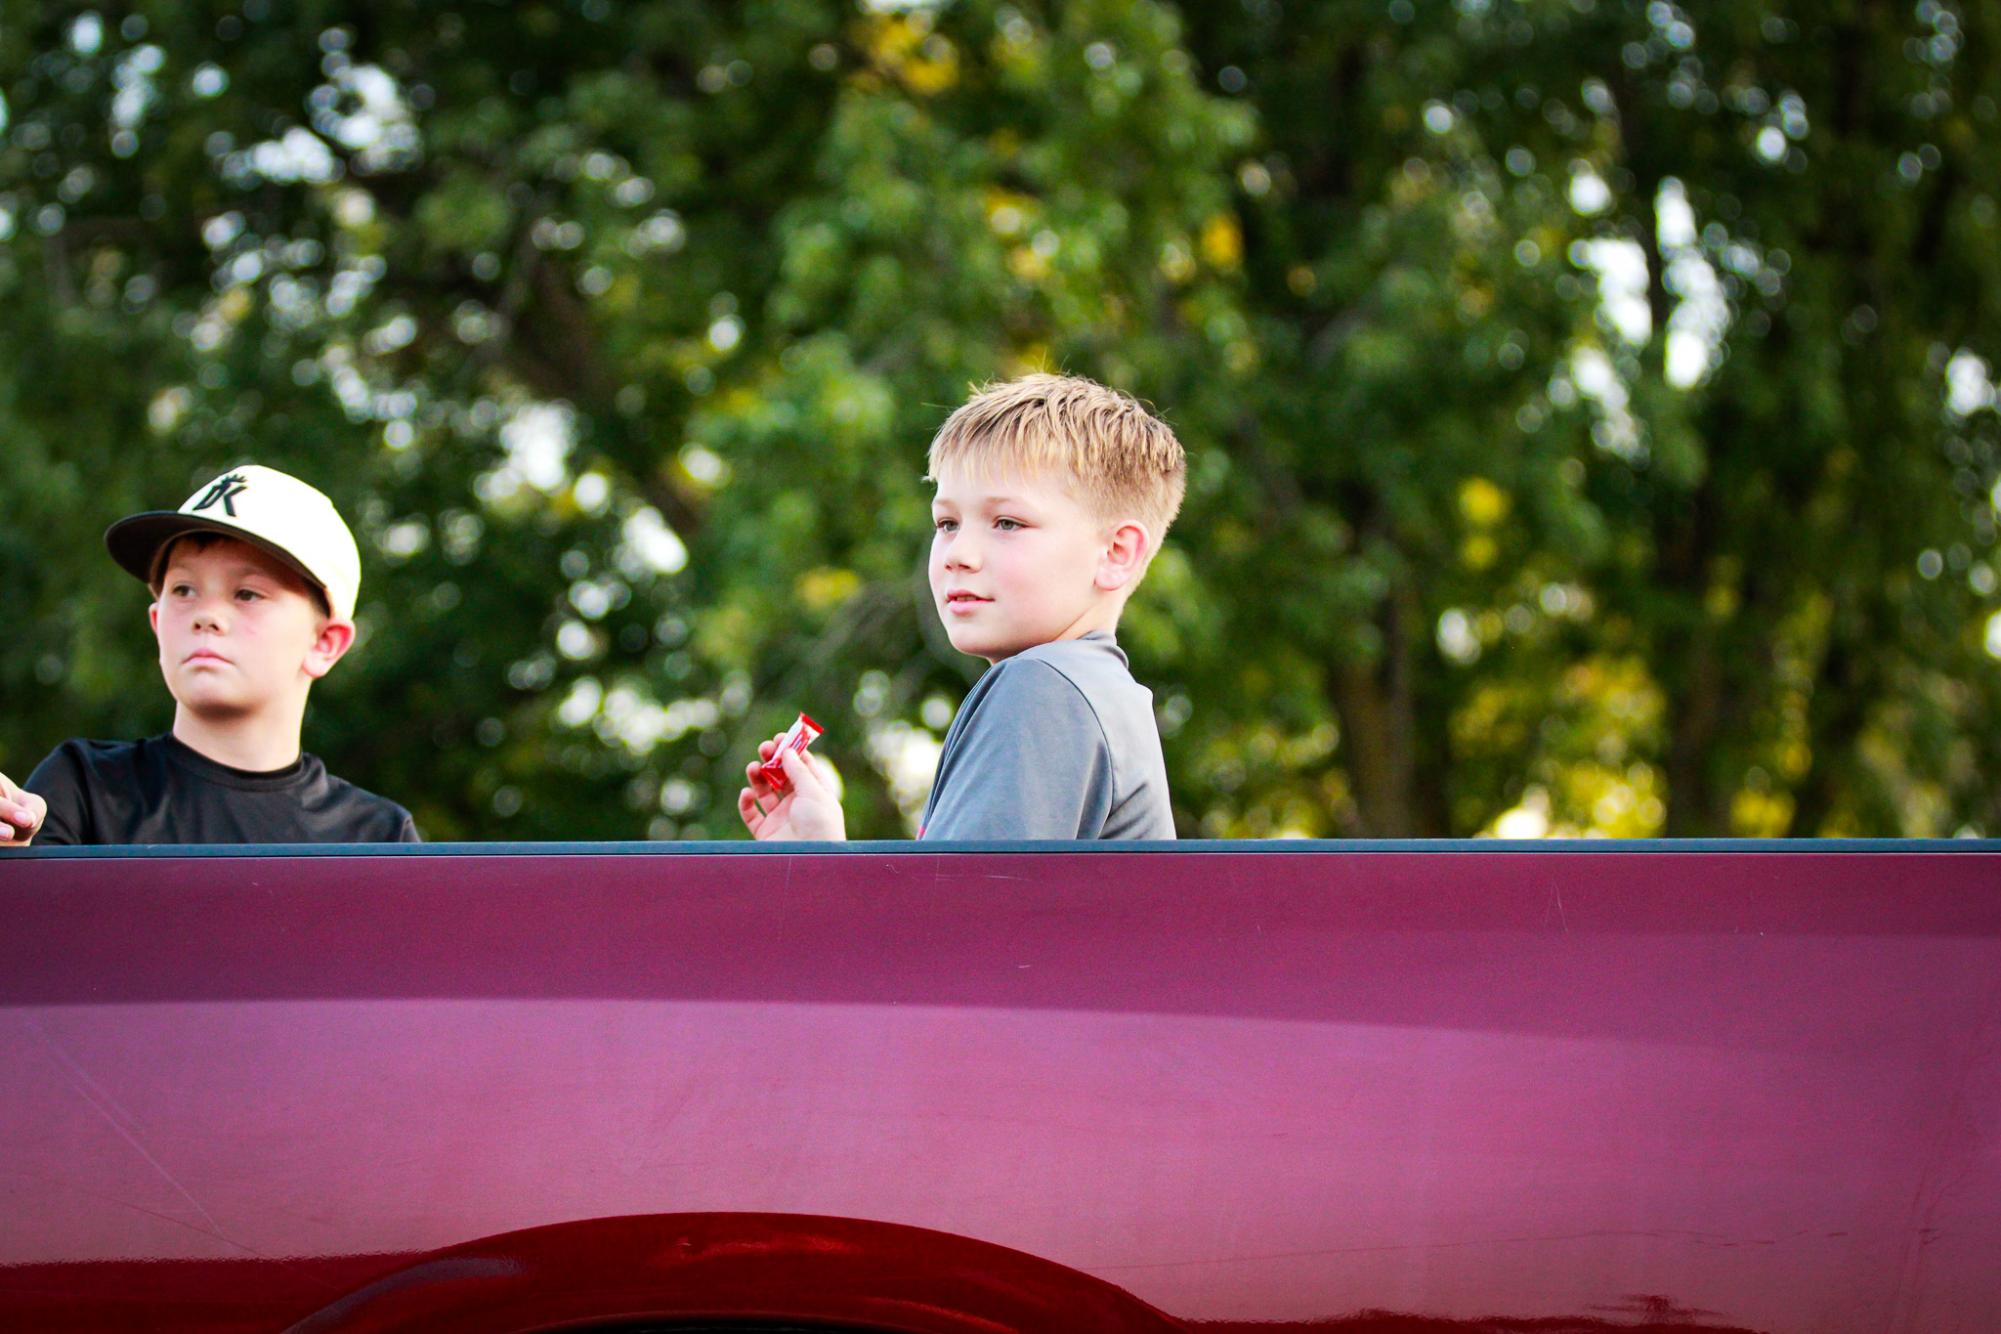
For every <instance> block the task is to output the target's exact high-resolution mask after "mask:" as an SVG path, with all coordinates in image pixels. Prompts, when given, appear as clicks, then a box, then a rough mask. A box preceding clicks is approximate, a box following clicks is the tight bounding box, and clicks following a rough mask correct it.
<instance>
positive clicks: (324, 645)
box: [302, 618, 354, 681]
mask: <svg viewBox="0 0 2001 1334" xmlns="http://www.w3.org/2000/svg"><path fill="white" fill-rule="evenodd" d="M353 647H354V622H353V621H342V620H336V619H333V618H328V619H327V620H324V621H321V622H320V633H319V637H318V638H316V639H314V640H313V646H312V647H311V648H309V649H307V650H306V660H305V662H304V663H303V664H302V666H303V669H304V671H305V673H306V675H307V676H310V677H312V678H313V679H314V680H315V681H317V680H319V679H320V678H321V677H322V676H325V675H326V674H327V673H328V672H330V671H332V670H333V665H334V664H335V663H337V662H339V661H340V660H341V656H342V655H343V654H345V653H346V652H347V651H348V650H349V649H351V648H353Z"/></svg>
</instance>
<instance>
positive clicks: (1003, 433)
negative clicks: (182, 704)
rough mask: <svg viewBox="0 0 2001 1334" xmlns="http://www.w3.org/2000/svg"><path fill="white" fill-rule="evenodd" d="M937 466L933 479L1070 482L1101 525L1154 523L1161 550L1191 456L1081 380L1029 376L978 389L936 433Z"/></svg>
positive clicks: (1113, 396) (1119, 399) (1156, 423)
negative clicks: (950, 472) (958, 473)
mask: <svg viewBox="0 0 2001 1334" xmlns="http://www.w3.org/2000/svg"><path fill="white" fill-rule="evenodd" d="M929 462H930V472H931V476H932V477H934V478H935V477H936V476H937V475H938V473H939V472H940V470H942V469H944V468H948V467H963V468H968V469H971V470H973V471H974V472H976V473H977V474H979V475H981V476H994V475H997V474H1002V473H1008V472H1015V473H1021V474H1027V475H1033V474H1036V473H1042V472H1057V473H1062V474H1067V476H1068V477H1069V478H1070V479H1071V480H1072V481H1074V482H1075V484H1076V486H1077V489H1078V492H1079V493H1080V494H1079V496H1078V499H1079V500H1081V501H1082V502H1083V503H1084V504H1085V505H1087V506H1088V507H1089V508H1090V509H1092V510H1093V511H1095V512H1096V513H1097V514H1098V515H1100V516H1101V517H1103V518H1107V519H1113V518H1125V517H1131V518H1136V519H1138V520H1140V521H1141V522H1142V523H1144V524H1146V526H1147V528H1148V530H1149V531H1150V532H1151V534H1152V536H1153V541H1154V544H1155V549H1156V550H1157V549H1158V547H1159V543H1160V540H1161V539H1162V538H1163V537H1165V536H1166V534H1167V529H1168V525H1170V524H1172V523H1173V522H1174V516H1175V515H1176V514H1177V513H1179V512H1180V510H1181V498H1182V496H1183V495H1184V494H1186V492H1187V490H1188V458H1187V455H1186V454H1184V453H1183V452H1182V449H1181V442H1180V441H1179V440H1176V439H1175V438H1174V432H1173V431H1172V430H1170V429H1169V428H1168V425H1167V423H1166V422H1164V421H1162V420H1161V419H1160V418H1158V417H1156V416H1154V415H1153V414H1152V413H1151V412H1148V411H1147V410H1146V408H1145V406H1144V405H1142V404H1141V403H1140V402H1139V400H1137V399H1134V398H1131V397H1129V396H1127V395H1125V394H1122V393H1120V392H1119V391H1118V390H1116V389H1107V388H1106V387H1105V386H1104V385H1101V384H1098V383H1097V382H1095V381H1092V380H1086V379H1083V378H1082V377H1080V376H1075V375H1048V374H1036V375H1024V376H1022V377H1021V378H1020V379H1019V380H1009V381H1006V382H1005V383H1001V384H990V385H986V386H983V387H982V388H980V389H978V390H976V391H974V393H973V396H972V397H971V398H969V399H967V400H966V402H965V403H964V404H963V405H962V406H961V407H960V408H959V410H958V411H956V412H954V413H953V414H952V415H951V416H949V417H947V418H946V419H945V424H944V425H943V426H941V427H939V428H938V434H937V435H936V436H934V437H933V438H932V441H931V453H930V460H929Z"/></svg>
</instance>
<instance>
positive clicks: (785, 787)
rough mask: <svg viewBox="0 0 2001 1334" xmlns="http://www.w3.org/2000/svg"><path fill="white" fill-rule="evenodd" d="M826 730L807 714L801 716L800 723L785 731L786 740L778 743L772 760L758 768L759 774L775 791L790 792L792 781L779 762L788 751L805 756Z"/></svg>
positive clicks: (772, 753) (772, 754)
mask: <svg viewBox="0 0 2001 1334" xmlns="http://www.w3.org/2000/svg"><path fill="white" fill-rule="evenodd" d="M826 730H827V729H826V728H824V727H822V726H820V724H818V723H816V722H814V721H813V720H812V719H811V718H808V717H807V716H806V715H805V714H803V713H802V714H800V715H799V721H798V722H796V723H794V724H792V726H790V727H788V728H787V729H785V739H784V740H783V741H781V742H779V743H778V749H777V750H774V751H772V752H771V758H770V759H768V760H766V761H765V762H764V763H763V764H760V765H759V766H758V767H757V771H758V773H760V774H762V775H763V776H764V781H765V782H767V783H769V784H771V786H772V788H773V790H775V791H778V792H790V791H791V790H792V780H791V779H789V778H787V777H786V776H785V768H784V766H783V765H781V764H780V763H779V760H780V759H781V758H782V757H783V756H784V754H785V752H786V751H788V750H796V751H798V752H799V753H800V754H801V755H804V754H805V753H806V747H808V746H810V745H812V744H813V741H814V739H815V738H817V737H818V736H819V735H820V733H822V732H824V731H826Z"/></svg>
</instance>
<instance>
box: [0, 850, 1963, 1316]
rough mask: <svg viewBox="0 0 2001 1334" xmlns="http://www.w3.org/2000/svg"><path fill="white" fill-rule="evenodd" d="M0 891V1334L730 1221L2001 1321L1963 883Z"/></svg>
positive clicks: (1387, 1286)
mask: <svg viewBox="0 0 2001 1334" xmlns="http://www.w3.org/2000/svg"><path fill="white" fill-rule="evenodd" d="M0 899H3V900H4V905H5V906H4V913H5V917H4V921H5V926H4V928H0V1328H13V1327H23V1326H29V1325H32V1326H33V1327H37V1328H63V1329H77V1330H82V1329H105V1328H131V1327H135V1326H141V1325H143V1326H144V1327H147V1328H158V1329H168V1328H178V1329H269V1328H278V1327H282V1326H284V1325H286V1324H288V1323H290V1322H292V1321H296V1320H301V1319H305V1318H306V1317H308V1316H309V1315H311V1314H312V1313H314V1312H316V1311H322V1310H323V1309H324V1308H327V1307H328V1306H329V1305H331V1304H333V1303H335V1302H337V1301H338V1299H340V1298H341V1297H342V1296H343V1295H344V1294H351V1293H354V1292H355V1291H357V1290H358V1289H362V1288H364V1287H366V1286H367V1285H368V1284H370V1283H371V1282H373V1281H375V1280H377V1279H380V1278H382V1277H384V1276H385V1275H389V1274H391V1273H394V1272H395V1271H398V1270H400V1269H403V1268H404V1267H405V1266H407V1265H410V1264H411V1263H412V1262H413V1260H414V1259H415V1258H416V1257H423V1256H430V1255H432V1254H433V1253H434V1252H438V1251H440V1250H444V1249H448V1248H453V1247H463V1246H465V1245H466V1244H467V1243H470V1242H473V1241H474V1240H475V1239H478V1238H483V1237H492V1236H495V1235H496V1234H503V1233H515V1232H518V1231H521V1230H524V1229H543V1228H547V1227H548V1226H549V1225H552V1224H562V1223H568V1222H573V1221H577V1220H592V1219H604V1218H612V1217H621V1216H647V1215H655V1216H657V1215H667V1216H673V1217H674V1218H677V1219H682V1220H684V1224H685V1220H686V1219H687V1218H688V1217H692V1216H702V1217H712V1216H716V1215H723V1214H738V1213H758V1214H766V1215H786V1216H802V1217H810V1218H813V1219H818V1220H821V1222H823V1223H824V1222H825V1221H826V1220H830V1219H831V1220H843V1219H847V1220H872V1221H875V1222H879V1223H883V1224H889V1225H896V1227H892V1228H891V1229H888V1230H887V1231H885V1232H884V1233H883V1234H882V1235H885V1236H887V1235H891V1234H895V1235H905V1234H903V1233H899V1232H897V1228H898V1227H900V1228H903V1229H913V1228H914V1229H930V1230H933V1231H935V1232H940V1233H946V1234H951V1237H954V1238H967V1239H971V1240H972V1241H975V1242H980V1243H987V1244H990V1245H993V1246H998V1247H1006V1248H1011V1249H1012V1250H1014V1251H1019V1252H1024V1253H1025V1257H1024V1260H1026V1259H1027V1258H1028V1257H1033V1258H1034V1260H1035V1261H1036V1262H1043V1263H1046V1264H1047V1265H1049V1266H1053V1267H1058V1268H1060V1270H1063V1271H1074V1273H1075V1274H1076V1275H1077V1276H1078V1279H1079V1282H1080V1283H1081V1284H1084V1285H1086V1286H1080V1287H1079V1288H1078V1289H1077V1291H1078V1292H1079V1293H1080V1294H1082V1293H1084V1292H1086V1291H1090V1292H1096V1291H1098V1289H1097V1287H1096V1286H1094V1285H1098V1284H1108V1285H1113V1286H1115V1287H1116V1288H1118V1289H1123V1290H1124V1292H1125V1293H1128V1294H1131V1295H1132V1297H1134V1298H1136V1299H1138V1302H1140V1303H1145V1304H1147V1305H1149V1306H1151V1307H1152V1308H1157V1310H1158V1311H1160V1312H1165V1313H1167V1315H1169V1316H1171V1317H1173V1318H1174V1320H1175V1321H1178V1322H1182V1323H1184V1324H1188V1325H1192V1326H1193V1327H1195V1328H1203V1327H1205V1326H1204V1323H1203V1322H1213V1323H1210V1324H1209V1325H1208V1326H1207V1327H1209V1328H1211V1329H1212V1330H1216V1331H1221V1330H1226V1329H1232V1328H1238V1327H1244V1326H1245V1322H1250V1321H1283V1322H1291V1323H1289V1324H1287V1325H1284V1326H1281V1328H1285V1329H1296V1330H1306V1329H1314V1330H1333V1329H1354V1330H1362V1329H1369V1330H1381V1331H1390V1330H1393V1329H1394V1330H1399V1331H1402V1330H1410V1331H1416V1330H1433V1329H1446V1328H1457V1329H1471V1328H1480V1329H1489V1328H1491V1329H1501V1328H1522V1327H1524V1326H1523V1325H1521V1324H1520V1323H1519V1322H1522V1321H1528V1320H1545V1321H1553V1322H1559V1323H1554V1324H1550V1325H1547V1326H1538V1328H1549V1329H1577V1330H1584V1329H1598V1328H1624V1329H1631V1328H1635V1327H1638V1328H1655V1329H1670V1328H1677V1329H1679V1328H1690V1329H1693V1328H1715V1327H1717V1326H1727V1327H1733V1328H1740V1329H1753V1330H1760V1331H1771V1332H1773V1334H1781V1332H1785V1331H1827V1332H1829V1334H1846V1332H1847V1331H1854V1332H1856V1334H1860V1332H1861V1331H1870V1332H1871V1334H1875V1332H1876V1331H1904V1330H1909V1331H1918V1330H1924V1331H1969V1332H1972V1331H1981V1332H1982V1334H1985V1332H1986V1331H1991V1330H1993V1329H1995V1328H2001V1263H1997V1262H1996V1257H1997V1256H2001V854H1997V853H1992V852H1986V851H1983V852H1979V853H1946V852H1921V851H1908V850H1902V851H1898V850H1892V851H1881V852H1873V851H1860V852H1858V851H1847V852H1771V851H1743V852H1734V851H1718V852H1707V851H1705V852H1687V851H1679V852H1643V851H1633V850H1630V849H1622V850H1618V851H1612V852H1605V853H1597V852H1580V851H1562V852H1547V853H1544V852H1520V851H1514V852H1493V853H1482V852H1468V851H1452V852H1416V851H1413V852H1343V851H1338V850H1336V851H1326V852H1272V851H1253V850H1245V851H1241V852H1237V851H1190V852H1146V853H1133V854H1110V853H1103V852H1093V853H1073V854H1064V853H1049V852H1014V853H1006V852H991V853H961V854H949V853H948V854H938V853H931V852H926V851H915V850H913V851H902V852H894V853H890V852H870V851H858V852H847V853H831V852H824V853H812V854H801V855H796V856H787V855H770V854H761V855H736V854H729V853H722V852H718V853H716V854H714V855H662V856H641V855H618V856H593V855H590V854H588V853H586V852H577V853H574V854H570V855H536V856H524V855H495V856H478V855H465V856H408V857H394V856H382V857H359V856H333V857H329V856H317V857H315V856H273V857H268V858H266V857H240V856H239V857H228V858H205V857H187V858H145V859H120V858H107V859H35V860H22V861H17V862H13V863H10V864H0ZM685 1225H686V1226H693V1224H685ZM828 1225H829V1226H832V1225H833V1224H828ZM633 1226H643V1225H639V1224H635V1225H633ZM661 1226H666V1227H668V1230H669V1231H671V1230H672V1228H671V1226H670V1225H664V1224H663V1225H661ZM704 1226H706V1224H704ZM684 1230H685V1228H684ZM864 1231H867V1230H866V1229H864ZM537 1235H538V1236H543V1237H546V1236H548V1235H553V1234H537ZM568 1235H570V1236H575V1235H579V1234H574V1233H572V1234H568ZM651 1235H652V1234H651V1233H645V1232H641V1233H637V1234H634V1237H636V1238H637V1240H634V1239H632V1238H628V1240H629V1241H630V1243H631V1244H632V1245H635V1246H643V1245H644V1244H646V1243H645V1238H646V1237H648V1236H651ZM661 1235H665V1233H662V1234H661ZM870 1235H874V1234H870ZM949 1241H950V1238H947V1239H946V1240H945V1241H941V1243H940V1245H945V1244H947V1243H949ZM536 1244H538V1245H554V1244H557V1243H554V1242H537V1243H536ZM858 1244H861V1243H858ZM614 1249H615V1248H614ZM892 1249H893V1248H892ZM865 1250H866V1246H865V1245H864V1251H865ZM522 1263H527V1261H525V1260H524V1261H522ZM773 1263H774V1266H782V1263H783V1261H782V1258H780V1259H775V1260H774V1262H773ZM547 1268H549V1270H550V1277H549V1280H548V1281H549V1282H550V1283H552V1284H554V1283H559V1282H562V1281H563V1280H562V1278H561V1276H560V1273H561V1271H562V1269H563V1267H562V1266H551V1267H547ZM582 1268H583V1267H579V1268H577V1269H576V1270H575V1272H576V1273H578V1274H581V1273H582ZM768 1272H771V1273H774V1274H775V1273H778V1272H780V1268H773V1269H771V1270H769V1271H768ZM412 1281H416V1280H412ZM580 1281H581V1280H580ZM772 1281H773V1282H774V1283H778V1282H780V1280H778V1279H773V1280H772ZM960 1296H961V1298H962V1299H963V1300H962V1302H961V1305H962V1307H963V1308H964V1310H965V1311H968V1312H971V1311H973V1310H974V1309H975V1307H976V1306H977V1302H978V1300H979V1294H978V1293H977V1292H974V1291H968V1292H965V1293H962V1294H960ZM661 1300H662V1301H663V1302H665V1301H666V1300H667V1299H666V1298H662V1299H661ZM941 1300H942V1299H941ZM998 1300H999V1299H998V1298H996V1301H998ZM1080 1300H1081V1297H1080ZM1003 1305H1004V1304H1003ZM692 1309H693V1308H690V1307H685V1306H684V1307H681V1308H673V1309H670V1308H669V1307H668V1306H665V1305H663V1306H660V1307H658V1308H657V1310H658V1313H665V1314H673V1313H675V1311H676V1310H678V1311H680V1312H681V1313H686V1312H687V1311H688V1310H692ZM941 1309H942V1308H941ZM1002 1309H1003V1308H1002V1306H996V1307H995V1308H994V1310H995V1311H996V1312H1000V1311H1001V1310H1002ZM1007 1309H1015V1310H1019V1309H1022V1308H1007ZM1136 1309H1138V1308H1137V1307H1136ZM1383 1313H1395V1314H1394V1315H1389V1314H1383ZM606 1314H621V1312H611V1311H607V1312H606ZM789 1314H791V1315H792V1316H794V1317H798V1316H801V1315H803V1314H811V1312H805V1311H802V1310H800V1309H790V1310H789ZM818 1314H820V1315H821V1316H823V1317H825V1318H850V1319H859V1318H860V1316H859V1315H858V1314H857V1313H856V1309H848V1308H843V1309H836V1308H834V1307H832V1306H829V1307H827V1308H825V1309H824V1310H821V1311H819V1312H818ZM940 1318H942V1317H940ZM1009 1320H1013V1321H1014V1323H1012V1324H1010V1323H1008V1321H1009ZM1496 1320H1501V1321H1503V1322H1504V1323H1493V1322H1494V1321H1496ZM912 1321H913V1322H914V1321H915V1317H912ZM882 1323H883V1325H884V1327H886V1328H908V1329H912V1330H927V1329H931V1328H949V1327H950V1326H946V1325H926V1324H923V1323H921V1322H918V1323H912V1322H906V1323H905V1324H903V1325H898V1324H896V1323H894V1322H893V1321H884V1322H882ZM993 1323H994V1327H996V1328H1033V1327H1036V1326H1035V1325H1034V1322H1033V1321H1032V1320H1031V1319H1029V1318H1027V1317H1020V1316H1005V1315H1001V1314H997V1315H995V1316H994V1317H993ZM383 1327H384V1328H387V1327H388V1326H383ZM494 1327H499V1326H494ZM1049 1327H1050V1328H1069V1329H1080V1328H1082V1329H1091V1328H1104V1329H1107V1330H1109V1329H1112V1328H1123V1327H1120V1326H1113V1325H1092V1324H1083V1325H1079V1324H1070V1325H1067V1326H1057V1325H1052V1326H1049ZM1133 1327H1134V1328H1138V1327H1139V1326H1133Z"/></svg>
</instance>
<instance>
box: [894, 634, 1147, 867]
mask: <svg viewBox="0 0 2001 1334" xmlns="http://www.w3.org/2000/svg"><path fill="white" fill-rule="evenodd" d="M918 836H919V837H920V838H927V839H933V838H949V839H981V840H1003V839H1004V840H1014V839H1084V838H1088V839H1097V838H1146V839H1171V838H1173V837H1174V814H1173V811H1172V809H1171V808H1170V806H1169V804H1168V797H1167V764H1166V762H1165V761H1164V760H1163V759H1162V758H1161V754H1160V731H1159V729H1158V728H1157V727H1156V726H1155V724H1154V720H1153V692H1152V691H1150V690H1148V689H1147V688H1146V687H1145V686H1143V685H1141V684H1140V683H1139V682H1137V681H1135V680H1133V676H1132V672H1131V671H1130V670H1129V669H1128V668H1127V666H1126V655H1125V653H1124V652H1123V651H1122V650H1121V649H1120V648H1119V646H1118V642H1117V641H1116V640H1114V639H1113V638H1112V636H1111V635H1109V634H1107V633H1105V632H1103V631H1093V632H1091V633H1090V634H1087V635H1084V636H1083V637H1081V638H1079V639H1066V640H1059V641H1057V642H1056V643H1053V644H1038V645H1036V646H1035V647H1034V648H1031V649H1027V650H1024V651H1023V652H1021V653H1018V654H1016V655H1015V656H1013V657H1011V658H1006V659H1003V660H1002V661H1000V662H997V663H995V664H994V665H993V666H992V667H991V668H989V669H988V670H987V673H986V675H984V676H982V677H981V678H980V679H979V680H978V681H977V682H976V683H975V684H974V686H973V689H972V691H971V692H970V693H969V694H968V695H967V696H966V699H965V702H964V703H963V704H961V705H960V706H959V713H958V716H957V717H955V718H954V719H953V720H952V727H951V730H950V731H948V732H946V733H945V749H944V751H943V752H942V753H941V754H940V755H939V757H938V777H937V779H936V781H935V782H934V783H933V784H932V787H931V799H930V801H929V802H927V803H926V804H925V807H924V822H923V824H922V825H921V826H920V827H919V833H918Z"/></svg>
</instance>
